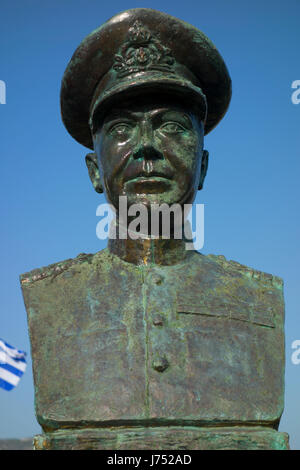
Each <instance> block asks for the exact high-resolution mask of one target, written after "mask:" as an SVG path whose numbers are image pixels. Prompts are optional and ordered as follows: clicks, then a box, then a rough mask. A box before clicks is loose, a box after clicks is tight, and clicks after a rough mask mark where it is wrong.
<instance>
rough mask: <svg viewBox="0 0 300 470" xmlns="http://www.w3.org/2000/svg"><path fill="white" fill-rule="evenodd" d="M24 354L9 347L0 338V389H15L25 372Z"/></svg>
mask: <svg viewBox="0 0 300 470" xmlns="http://www.w3.org/2000/svg"><path fill="white" fill-rule="evenodd" d="M25 357H26V352H24V351H20V350H19V349H16V348H14V347H13V346H10V345H9V344H8V343H6V342H5V341H3V339H1V338H0V387H2V388H4V390H12V389H13V388H15V387H16V386H17V385H18V383H19V381H20V379H21V377H22V375H23V374H24V372H25V370H26V366H27V364H26V359H25Z"/></svg>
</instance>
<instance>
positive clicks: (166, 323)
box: [21, 9, 288, 449]
mask: <svg viewBox="0 0 300 470" xmlns="http://www.w3.org/2000/svg"><path fill="white" fill-rule="evenodd" d="M230 95H231V84H230V78H229V75H228V72H227V69H226V66H225V64H224V62H223V59H222V58H221V56H220V55H219V53H218V52H217V50H216V49H215V47H214V46H213V45H212V43H211V42H210V41H209V40H208V39H207V38H206V36H205V35H204V34H203V33H201V32H200V31H198V30H197V29H196V28H194V27H192V26H190V25H187V24H186V23H184V22H182V21H180V20H177V19H175V18H173V17H170V16H169V15H166V14H163V13H160V12H155V11H154V10H148V9H134V10H129V11H127V12H123V13H121V14H119V15H117V16H116V17H114V18H112V19H111V20H109V21H108V22H107V23H105V25H103V26H102V27H101V28H99V29H98V30H96V31H94V32H93V33H91V35H89V36H88V37H87V38H86V39H85V40H84V41H83V42H82V43H81V45H80V46H79V48H78V49H77V50H76V52H75V53H74V56H73V58H72V60H71V62H70V63H69V65H68V67H67V70H66V72H65V75H64V79H63V83H62V92H61V102H62V116H63V120H64V123H65V125H66V127H67V129H68V131H69V132H70V133H71V134H72V135H73V137H74V138H76V139H77V140H78V141H79V142H81V143H83V144H84V145H86V146H87V147H90V148H93V150H94V152H95V153H90V154H88V155H87V157H86V163H87V166H88V171H89V175H90V178H91V181H92V184H93V186H94V188H95V190H96V191H97V192H105V195H106V198H107V199H108V201H109V202H110V203H111V204H113V205H114V207H115V208H116V212H117V223H116V225H117V229H120V233H124V230H125V231H127V228H128V224H129V223H130V222H131V221H132V217H129V218H128V220H127V222H126V223H125V222H124V219H123V218H122V215H121V214H120V213H119V210H120V205H119V197H120V196H126V197H127V201H128V205H131V204H133V203H141V204H143V206H144V207H146V208H147V209H148V210H149V209H150V208H151V205H152V204H153V203H155V204H162V203H166V204H167V205H168V206H171V205H172V204H174V203H177V204H178V205H179V206H180V207H183V206H184V205H185V204H191V203H192V202H193V201H194V198H195V196H196V193H197V191H198V190H201V189H202V187H203V184H204V180H205V176H206V172H207V166H208V152H206V151H205V150H203V141H204V135H205V134H206V133H208V132H209V131H210V130H211V129H212V127H214V126H215V125H216V124H217V122H218V121H219V120H220V119H221V118H222V116H223V114H224V113H225V111H226V109H227V107H228V104H229V100H230ZM148 222H149V226H148V230H149V231H150V230H151V229H152V226H151V218H150V217H149V221H148ZM179 222H180V224H183V220H180V221H179ZM177 223H178V221H177ZM176 227H177V225H176V223H175V222H174V221H173V225H172V226H171V234H170V238H169V239H164V238H163V237H162V233H163V232H162V225H161V226H160V227H159V228H160V236H159V238H158V239H151V238H150V237H149V233H148V232H147V233H143V235H142V236H141V237H140V239H138V240H133V239H130V238H127V239H122V237H121V236H119V238H117V239H112V238H111V239H110V240H109V243H108V247H107V248H106V249H105V250H103V251H100V252H99V253H96V254H94V255H86V254H80V255H78V257H77V258H75V259H70V260H66V261H63V262H60V263H56V264H53V265H50V266H48V267H45V268H41V269H36V270H33V271H31V272H30V273H26V274H23V275H22V276H21V285H22V290H23V295H24V301H25V305H26V309H27V313H28V324H29V332H30V341H31V348H32V358H33V370H34V381H35V406H36V414H37V418H38V421H39V423H40V424H41V426H42V428H43V430H44V432H45V434H44V435H43V436H37V437H36V439H35V447H36V448H39V449H70V448H71V449H82V448H84V449H88V448H91V449H107V448H111V449H143V448H144V449H164V448H170V449H213V448H215V449H223V448H228V449H286V448H288V438H287V435H286V434H284V433H278V431H277V428H278V424H279V421H280V417H281V414H282V411H283V406H284V400H283V397H284V300H283V284H282V280H281V279H280V278H278V277H276V276H272V275H270V274H266V273H262V272H260V271H257V270H255V269H252V268H249V267H247V266H243V265H241V264H239V263H236V262H234V261H227V260H226V259H225V258H224V257H223V256H214V255H208V256H204V255H202V254H200V253H198V252H197V251H195V250H186V244H185V242H186V240H184V239H183V240H180V239H175V232H176Z"/></svg>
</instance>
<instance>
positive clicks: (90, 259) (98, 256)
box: [20, 250, 108, 287]
mask: <svg viewBox="0 0 300 470" xmlns="http://www.w3.org/2000/svg"><path fill="white" fill-rule="evenodd" d="M107 256H108V255H107V250H102V251H99V252H97V253H94V254H92V253H89V254H87V253H80V254H79V255H78V256H76V257H75V258H69V259H66V260H64V261H59V262H57V263H53V264H49V265H48V266H43V267H41V268H36V269H33V270H32V271H29V272H26V273H24V274H21V275H20V282H21V285H22V287H23V286H24V287H25V286H29V285H32V284H35V283H36V282H38V281H42V280H44V279H50V280H51V281H52V280H54V279H55V278H56V277H57V276H60V275H61V274H63V273H67V272H68V271H72V270H74V269H76V268H80V269H87V270H90V269H93V266H94V265H95V264H97V265H99V263H100V264H101V262H104V261H105V259H106V258H107Z"/></svg>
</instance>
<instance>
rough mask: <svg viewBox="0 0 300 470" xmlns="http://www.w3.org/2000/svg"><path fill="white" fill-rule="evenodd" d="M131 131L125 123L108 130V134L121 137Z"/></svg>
mask: <svg viewBox="0 0 300 470" xmlns="http://www.w3.org/2000/svg"><path fill="white" fill-rule="evenodd" d="M131 130H132V126H131V125H130V124H129V123H126V122H119V123H118V124H115V125H114V126H112V127H111V128H110V133H112V134H117V135H123V134H128V133H129V132H130V131H131Z"/></svg>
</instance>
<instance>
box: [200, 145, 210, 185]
mask: <svg viewBox="0 0 300 470" xmlns="http://www.w3.org/2000/svg"><path fill="white" fill-rule="evenodd" d="M208 157H209V153H208V151H207V150H203V152H202V160H201V170H200V172H201V173H200V180H199V186H198V189H199V190H201V189H202V188H203V184H204V180H205V176H206V173H207V168H208Z"/></svg>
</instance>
